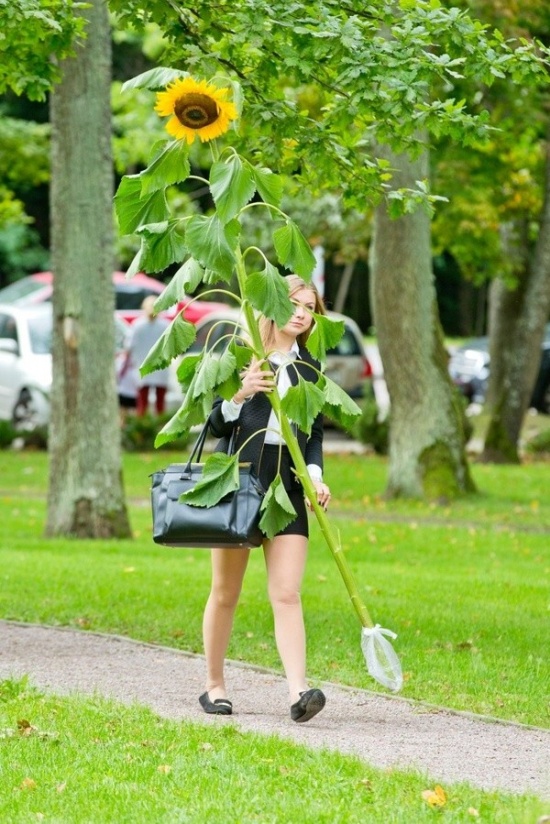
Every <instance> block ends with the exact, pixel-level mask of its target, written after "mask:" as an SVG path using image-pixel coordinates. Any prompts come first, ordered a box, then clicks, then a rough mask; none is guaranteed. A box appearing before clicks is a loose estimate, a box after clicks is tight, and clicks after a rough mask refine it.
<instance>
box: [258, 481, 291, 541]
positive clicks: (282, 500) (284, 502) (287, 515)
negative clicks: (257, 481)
mask: <svg viewBox="0 0 550 824" xmlns="http://www.w3.org/2000/svg"><path fill="white" fill-rule="evenodd" d="M260 511H261V512H262V513H263V514H262V517H261V519H260V529H261V530H262V532H263V533H264V534H265V535H267V537H268V538H273V536H274V535H276V534H277V533H278V532H280V531H281V530H282V529H284V528H285V526H288V524H289V523H291V522H292V521H293V520H294V518H295V517H296V510H295V509H294V507H293V506H292V503H291V501H290V498H289V497H288V493H287V491H286V489H285V488H284V486H283V480H282V478H281V476H280V475H277V476H276V478H275V479H274V481H272V483H271V484H270V486H269V489H268V490H267V492H266V495H265V498H264V499H263V501H262V506H261V510H260Z"/></svg>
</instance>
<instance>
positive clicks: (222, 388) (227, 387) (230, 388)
mask: <svg viewBox="0 0 550 824" xmlns="http://www.w3.org/2000/svg"><path fill="white" fill-rule="evenodd" d="M240 388H241V379H240V378H239V373H238V372H237V371H235V372H232V373H231V374H230V375H229V377H228V378H227V380H225V381H223V383H220V384H219V385H218V386H217V387H216V392H217V393H218V395H219V396H220V397H222V398H223V399H224V400H225V401H230V400H231V398H232V397H233V395H234V394H235V393H236V392H238V391H239V389H240Z"/></svg>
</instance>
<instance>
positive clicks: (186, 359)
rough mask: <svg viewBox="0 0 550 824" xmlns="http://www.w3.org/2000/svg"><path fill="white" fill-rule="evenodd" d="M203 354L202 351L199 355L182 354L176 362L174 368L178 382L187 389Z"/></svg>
mask: <svg viewBox="0 0 550 824" xmlns="http://www.w3.org/2000/svg"><path fill="white" fill-rule="evenodd" d="M203 355H204V353H203V352H201V353H200V355H184V356H183V358H182V359H181V361H180V363H179V364H178V368H177V370H176V374H177V376H178V383H179V384H180V386H182V387H183V388H184V389H188V388H189V387H190V386H191V382H192V380H193V378H194V377H195V375H196V373H197V370H198V368H199V364H200V361H201V360H202V358H203Z"/></svg>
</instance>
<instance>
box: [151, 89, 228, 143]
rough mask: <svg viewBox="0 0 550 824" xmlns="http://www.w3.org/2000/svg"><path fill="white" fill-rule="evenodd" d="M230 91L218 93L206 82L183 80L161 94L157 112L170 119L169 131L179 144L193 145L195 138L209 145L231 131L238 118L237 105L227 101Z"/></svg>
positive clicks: (222, 90) (218, 91) (167, 126)
mask: <svg viewBox="0 0 550 824" xmlns="http://www.w3.org/2000/svg"><path fill="white" fill-rule="evenodd" d="M228 91H229V90H228V89H218V88H216V86H213V85H212V84H211V83H208V82H207V81H206V80H195V79H194V78H193V77H184V78H180V79H178V80H175V81H174V82H173V83H170V85H169V86H167V88H166V91H164V92H158V94H157V104H156V106H155V111H156V112H157V114H159V115H160V116H161V117H170V120H169V121H168V122H167V124H166V131H167V132H168V133H169V134H171V135H172V136H173V137H175V138H176V139H177V140H186V141H187V143H189V144H191V143H193V141H194V140H195V137H197V136H198V137H199V139H200V140H201V141H202V142H203V143H206V142H207V141H208V140H213V139H214V138H215V137H219V136H220V135H222V134H225V132H226V131H227V130H228V129H229V126H230V124H231V121H232V120H236V119H237V117H238V114H237V108H236V106H235V104H234V103H231V101H229V100H227V95H228Z"/></svg>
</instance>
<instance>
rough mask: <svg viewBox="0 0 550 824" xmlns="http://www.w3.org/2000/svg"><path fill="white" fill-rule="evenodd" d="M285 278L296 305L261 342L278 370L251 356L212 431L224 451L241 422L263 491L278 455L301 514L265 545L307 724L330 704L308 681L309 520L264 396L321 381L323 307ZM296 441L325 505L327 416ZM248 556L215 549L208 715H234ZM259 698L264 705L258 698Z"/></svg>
mask: <svg viewBox="0 0 550 824" xmlns="http://www.w3.org/2000/svg"><path fill="white" fill-rule="evenodd" d="M287 282H288V284H289V292H290V297H291V299H292V300H293V301H294V302H295V307H296V308H295V311H294V314H293V315H292V317H291V319H290V320H289V321H288V323H287V324H286V325H285V326H284V327H282V328H281V329H279V328H277V326H276V325H275V323H274V321H271V320H269V319H267V318H262V319H261V320H260V331H261V334H262V340H263V342H264V346H265V349H266V352H267V353H268V358H269V363H270V366H271V368H272V369H273V372H271V371H269V372H268V371H265V370H263V369H262V365H263V362H262V361H260V362H258V361H253V362H252V363H251V364H250V366H249V367H248V368H247V369H246V370H245V372H244V373H243V375H242V376H241V377H242V386H241V388H240V389H239V391H238V392H237V393H236V394H235V395H234V396H233V398H232V399H231V400H230V401H222V400H221V399H218V400H217V401H216V402H215V403H214V407H213V410H212V414H211V418H210V420H211V429H212V432H213V434H214V435H215V436H217V437H220V438H221V440H220V442H219V444H218V447H217V449H218V450H220V451H227V449H228V447H229V439H230V436H231V433H232V431H233V429H234V427H235V426H237V427H238V432H237V434H236V443H235V449H238V448H239V447H240V446H242V445H243V444H244V443H245V441H247V440H248V439H249V438H250V440H249V441H248V443H247V444H246V445H245V446H244V448H243V450H242V452H241V453H240V459H241V460H242V461H251V462H252V463H253V464H254V465H255V467H256V470H257V472H258V473H259V476H260V479H261V480H262V482H263V484H264V486H265V487H266V488H267V487H268V486H269V484H270V483H271V481H272V480H273V479H274V477H275V475H276V473H277V471H278V464H279V460H281V476H282V479H283V483H284V485H285V488H286V490H287V492H288V494H289V497H290V499H291V501H292V504H293V505H294V508H295V510H296V513H297V516H296V519H295V520H294V521H293V522H292V523H291V524H289V525H288V526H287V527H286V528H285V529H284V530H282V532H280V533H279V534H278V535H276V536H275V537H274V538H272V539H271V540H268V539H267V538H266V539H265V540H264V542H263V549H264V556H265V563H266V569H267V581H268V593H269V599H270V602H271V605H272V609H273V615H274V624H275V639H276V643H277V649H278V652H279V655H280V657H281V661H282V664H283V668H284V671H285V675H286V678H287V683H288V689H289V696H290V704H291V707H290V715H291V718H292V720H293V721H298V722H304V721H309V719H310V718H313V716H314V715H316V714H317V713H318V712H319V711H320V710H322V709H323V707H324V705H325V696H324V694H323V693H322V692H321V690H320V689H310V688H309V687H308V684H307V680H306V636H305V628H304V619H303V613H302V604H301V598H300V589H301V584H302V578H303V574H304V569H305V563H306V555H307V547H308V535H309V532H308V517H307V510H306V504H305V499H304V492H303V489H302V487H301V484H300V483H299V481H298V480H297V478H296V476H295V474H294V473H293V471H292V459H291V457H290V454H289V451H288V448H287V447H286V445H285V444H284V442H283V441H282V437H281V432H280V429H279V425H278V421H277V418H276V417H275V414H274V413H273V410H272V407H271V404H270V403H269V400H268V398H267V394H268V393H269V392H271V391H272V390H273V388H274V386H275V385H277V388H278V391H279V393H280V394H281V395H282V396H283V395H284V394H285V392H286V391H287V390H288V388H289V387H290V386H291V385H292V384H296V383H297V382H298V375H300V376H302V377H303V378H304V379H305V380H310V381H314V382H315V381H316V380H317V378H318V375H317V372H316V371H315V368H317V369H318V368H319V364H318V363H317V362H316V361H315V360H314V359H313V358H312V357H311V355H310V354H309V352H308V351H307V350H306V349H305V348H304V347H305V342H306V340H307V338H308V336H309V333H310V331H311V328H312V325H313V319H312V316H311V312H312V311H314V312H317V313H321V312H324V307H323V304H322V301H321V298H320V296H319V293H318V292H317V290H316V289H315V287H314V286H313V285H309V284H307V283H305V282H304V281H303V280H302V279H301V278H299V277H297V276H296V275H290V276H288V278H287ZM312 366H313V367H315V368H312ZM266 427H267V431H266ZM254 433H257V434H256V435H254ZM251 436H253V437H251ZM297 438H298V443H299V446H300V449H301V451H302V454H303V455H304V458H305V461H306V464H307V466H308V472H309V474H310V477H311V479H312V481H313V484H314V486H315V489H316V491H317V495H318V500H319V503H320V504H321V505H322V506H324V507H325V508H326V506H327V505H328V502H329V500H330V491H329V488H328V486H327V485H326V484H325V483H323V480H322V472H323V454H322V442H323V421H322V416H321V415H319V416H317V418H316V420H315V421H314V423H313V426H312V429H311V434H310V435H309V436H308V435H306V434H305V433H304V432H301V431H298V432H297ZM249 554H250V550H248V549H241V548H235V549H220V548H215V549H212V587H211V591H210V596H209V598H208V601H207V604H206V607H205V611H204V617H203V639H204V650H205V656H206V665H207V677H206V692H205V693H204V694H203V695H201V696H200V698H199V701H200V703H201V706H202V707H203V709H204V711H205V712H207V713H215V714H220V715H230V714H231V713H232V711H233V708H232V704H231V702H230V701H229V700H228V698H227V694H226V688H225V680H224V662H225V655H226V650H227V646H228V644H229V639H230V635H231V629H232V625H233V617H234V613H235V608H236V606H237V602H238V599H239V595H240V592H241V587H242V582H243V578H244V573H245V570H246V566H247V563H248V558H249ZM258 702H259V705H260V706H261V696H258Z"/></svg>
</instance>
